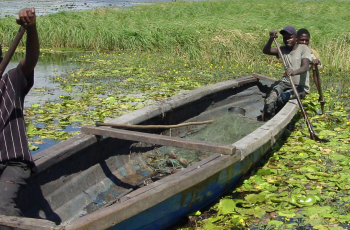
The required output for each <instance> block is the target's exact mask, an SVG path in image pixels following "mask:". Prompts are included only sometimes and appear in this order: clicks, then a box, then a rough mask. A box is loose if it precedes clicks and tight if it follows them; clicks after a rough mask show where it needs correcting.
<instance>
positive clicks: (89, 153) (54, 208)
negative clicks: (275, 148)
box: [0, 76, 298, 230]
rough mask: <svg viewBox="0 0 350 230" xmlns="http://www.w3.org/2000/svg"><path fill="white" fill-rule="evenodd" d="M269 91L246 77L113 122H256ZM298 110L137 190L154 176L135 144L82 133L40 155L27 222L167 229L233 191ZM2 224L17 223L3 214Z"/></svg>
mask: <svg viewBox="0 0 350 230" xmlns="http://www.w3.org/2000/svg"><path fill="white" fill-rule="evenodd" d="M263 94H264V93H263V92H261V83H259V81H258V80H257V78H255V77H253V76H247V77H244V78H240V79H235V80H231V81H227V82H221V83H218V84H214V85H211V86H207V87H203V88H200V89H196V90H193V91H189V92H185V93H182V94H180V95H177V96H175V97H172V98H169V99H166V100H163V101H160V102H157V103H155V104H153V105H150V106H147V107H145V108H142V109H139V110H136V111H134V112H132V113H130V114H127V115H124V116H121V117H119V118H116V119H114V120H112V121H109V122H108V123H115V124H140V125H155V124H164V125H169V124H179V123H183V122H188V121H202V120H206V119H208V118H210V117H211V116H212V114H211V113H212V111H216V110H225V111H231V110H232V112H239V113H243V112H244V113H245V116H246V117H249V118H253V119H256V117H257V116H258V115H259V114H260V111H261V109H262V107H263V101H264V99H263ZM189 108H190V109H189ZM297 111H298V107H297V104H296V102H294V101H291V102H289V103H288V104H287V105H286V106H285V107H284V108H283V109H282V110H281V111H280V112H279V113H278V114H277V115H276V116H275V117H274V118H272V119H271V120H270V121H268V122H267V123H265V124H264V125H262V126H261V127H260V128H258V129H257V130H255V131H254V132H253V133H251V134H249V135H248V136H246V137H244V138H242V139H241V140H239V141H237V142H235V143H232V146H233V147H234V148H233V149H235V150H234V153H233V154H232V155H224V154H218V153H216V154H214V155H212V156H210V157H207V158H205V159H204V160H202V161H200V162H198V163H196V164H194V165H192V166H190V167H188V168H186V169H184V170H181V171H179V172H177V173H175V174H172V175H169V176H167V177H165V178H163V179H160V180H158V181H155V182H153V183H151V184H148V185H147V186H144V187H141V188H138V189H135V188H136V187H135V185H139V184H140V183H142V182H144V181H145V180H146V179H147V178H149V177H150V176H151V175H152V174H153V173H154V172H153V169H152V168H151V167H149V166H148V165H147V163H146V161H145V159H144V158H143V157H142V154H136V153H135V152H133V151H131V146H132V144H133V143H134V142H133V141H128V140H123V139H115V138H105V137H100V136H93V135H87V134H80V135H77V136H75V137H72V138H70V139H69V140H67V141H64V142H62V143H59V144H57V145H55V146H53V147H52V148H50V149H47V150H44V151H42V152H40V153H38V154H36V155H34V159H35V162H36V164H37V167H38V173H36V174H35V175H33V177H32V178H31V181H30V184H29V186H28V188H27V189H26V190H25V193H26V194H27V195H26V197H24V198H23V199H22V200H21V201H22V202H21V203H22V204H23V207H22V210H23V212H24V213H25V215H26V216H28V217H31V218H39V219H46V220H48V222H45V226H46V225H48V226H51V227H50V228H44V229H94V230H95V229H166V228H168V227H169V226H171V225H173V224H175V223H176V222H178V221H179V220H180V219H181V218H182V217H183V216H185V215H188V214H189V213H191V212H193V211H197V210H199V209H201V208H203V207H204V206H206V205H208V204H209V203H210V202H212V201H214V200H215V199H217V198H218V197H220V196H221V195H222V194H223V193H224V192H225V191H227V190H228V189H230V188H232V187H233V186H234V185H235V184H236V183H237V181H238V180H239V178H240V177H241V176H242V175H244V174H246V173H247V172H248V171H249V169H250V168H251V167H252V166H253V165H254V164H256V163H257V162H258V161H259V160H260V158H261V157H262V156H263V155H264V154H265V153H266V152H267V151H268V149H269V148H270V147H271V146H272V145H273V144H274V143H275V142H276V140H277V139H278V138H279V137H280V135H281V134H282V133H283V131H284V129H285V127H286V126H287V125H288V123H289V122H290V121H291V119H292V118H293V116H294V115H295V113H296V112H297ZM207 115H208V116H207ZM83 130H84V129H83V128H82V131H83ZM142 132H145V133H152V134H154V133H155V134H159V133H160V131H159V130H154V129H150V130H142ZM28 197H30V199H28ZM28 219H30V218H28ZM31 220H33V219H31ZM46 220H45V221H46ZM21 221H22V222H21V224H22V225H20V227H23V228H26V229H38V228H37V227H38V226H36V225H35V223H33V221H29V220H28V221H27V220H26V219H22V220H21ZM40 221H44V220H40ZM40 221H38V222H37V223H36V224H37V225H40V223H41V222H40ZM43 223H44V222H42V224H41V226H44V224H43ZM0 224H8V225H9V226H19V225H15V224H16V223H14V222H13V221H12V222H11V220H7V222H6V221H5V220H2V219H1V217H0Z"/></svg>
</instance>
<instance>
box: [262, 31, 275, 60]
mask: <svg viewBox="0 0 350 230" xmlns="http://www.w3.org/2000/svg"><path fill="white" fill-rule="evenodd" d="M274 38H277V31H276V30H271V31H270V38H269V40H267V42H266V43H265V45H264V48H263V53H264V54H268V55H274V56H277V54H278V49H277V48H272V47H271V45H272V42H273V39H274Z"/></svg>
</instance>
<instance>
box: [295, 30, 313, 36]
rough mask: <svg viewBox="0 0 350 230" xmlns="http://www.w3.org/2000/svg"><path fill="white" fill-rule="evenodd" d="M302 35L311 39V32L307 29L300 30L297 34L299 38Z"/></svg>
mask: <svg viewBox="0 0 350 230" xmlns="http://www.w3.org/2000/svg"><path fill="white" fill-rule="evenodd" d="M302 34H307V35H309V37H311V35H310V32H309V31H308V30H307V29H305V28H302V29H299V30H298V32H297V35H298V37H300V36H301V35H302Z"/></svg>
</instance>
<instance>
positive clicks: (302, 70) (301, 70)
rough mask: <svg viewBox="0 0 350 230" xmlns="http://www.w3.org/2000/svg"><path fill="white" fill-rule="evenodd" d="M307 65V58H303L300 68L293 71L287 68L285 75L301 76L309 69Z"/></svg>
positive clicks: (308, 62)
mask: <svg viewBox="0 0 350 230" xmlns="http://www.w3.org/2000/svg"><path fill="white" fill-rule="evenodd" d="M309 64H310V60H309V59H308V58H303V59H302V60H301V67H300V68H299V69H296V70H294V71H293V69H291V68H288V69H286V71H285V74H287V75H288V74H290V75H291V76H294V75H300V74H303V73H305V72H306V71H307V70H308V69H309Z"/></svg>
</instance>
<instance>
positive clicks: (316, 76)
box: [312, 64, 326, 114]
mask: <svg viewBox="0 0 350 230" xmlns="http://www.w3.org/2000/svg"><path fill="white" fill-rule="evenodd" d="M312 75H313V77H314V82H315V85H316V88H317V91H318V95H320V97H319V98H318V101H319V102H320V104H321V111H322V114H324V104H325V103H326V101H325V100H324V97H323V93H322V87H321V79H320V73H319V71H318V67H317V65H315V64H312Z"/></svg>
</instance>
